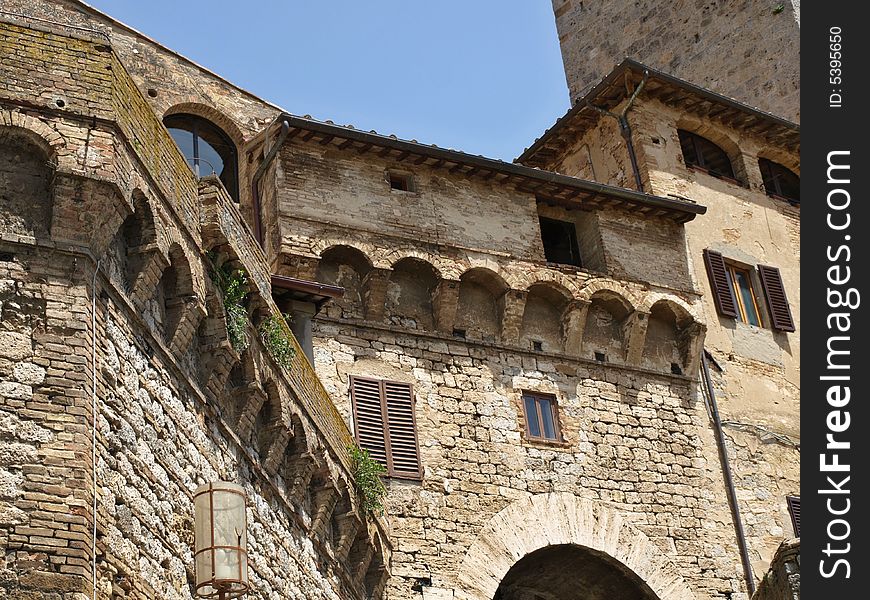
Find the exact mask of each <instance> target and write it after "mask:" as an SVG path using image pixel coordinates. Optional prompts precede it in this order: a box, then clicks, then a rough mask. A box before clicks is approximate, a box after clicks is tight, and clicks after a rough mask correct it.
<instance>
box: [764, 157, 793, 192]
mask: <svg viewBox="0 0 870 600" xmlns="http://www.w3.org/2000/svg"><path fill="white" fill-rule="evenodd" d="M758 167H759V168H760V169H761V179H762V181H764V189H765V191H766V192H767V195H768V196H779V197H780V198H785V199H786V200H788V201H789V202H800V201H801V179H800V177H798V176H797V175H795V174H794V173H793V172H792V171H791V170H790V169H788V168H786V167H784V166H782V165H781V164H779V163H775V162H773V161H772V160H767V159H766V158H759V159H758Z"/></svg>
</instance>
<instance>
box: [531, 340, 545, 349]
mask: <svg viewBox="0 0 870 600" xmlns="http://www.w3.org/2000/svg"><path fill="white" fill-rule="evenodd" d="M532 350H534V351H535V352H543V351H544V342H539V341H537V340H532Z"/></svg>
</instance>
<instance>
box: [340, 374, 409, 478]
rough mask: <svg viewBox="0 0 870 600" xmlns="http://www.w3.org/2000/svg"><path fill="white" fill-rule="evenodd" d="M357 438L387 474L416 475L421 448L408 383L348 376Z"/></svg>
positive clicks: (391, 475) (393, 475)
mask: <svg viewBox="0 0 870 600" xmlns="http://www.w3.org/2000/svg"><path fill="white" fill-rule="evenodd" d="M350 388H351V400H352V402H353V411H354V421H355V424H356V439H357V442H358V443H359V445H360V447H362V448H365V449H366V450H368V451H369V454H370V455H371V457H372V458H374V459H375V460H377V461H378V462H379V463H381V464H382V465H383V466H384V467H385V468H386V469H387V475H388V476H390V477H404V478H408V479H419V478H420V475H421V471H422V469H421V468H420V452H419V447H418V444H417V423H416V418H415V416H414V391H413V388H412V387H411V384H408V383H401V382H398V381H380V380H377V379H369V378H365V377H351V386H350Z"/></svg>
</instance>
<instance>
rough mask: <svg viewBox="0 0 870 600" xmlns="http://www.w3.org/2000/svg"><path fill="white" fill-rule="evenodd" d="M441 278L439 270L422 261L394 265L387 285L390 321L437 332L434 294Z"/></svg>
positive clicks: (414, 260) (387, 312) (406, 260)
mask: <svg viewBox="0 0 870 600" xmlns="http://www.w3.org/2000/svg"><path fill="white" fill-rule="evenodd" d="M438 279H439V277H438V271H437V270H436V269H435V267H433V266H432V265H431V264H429V263H427V262H426V261H424V260H420V259H419V258H411V257H409V258H403V259H401V260H400V261H398V262H397V263H396V264H395V265H393V270H392V271H391V272H390V278H389V281H388V282H387V293H386V311H385V313H386V318H387V321H388V322H389V323H390V324H392V325H398V326H401V327H405V328H408V329H427V330H432V329H434V328H435V319H434V313H433V310H432V295H433V293H434V291H435V286H436V285H438Z"/></svg>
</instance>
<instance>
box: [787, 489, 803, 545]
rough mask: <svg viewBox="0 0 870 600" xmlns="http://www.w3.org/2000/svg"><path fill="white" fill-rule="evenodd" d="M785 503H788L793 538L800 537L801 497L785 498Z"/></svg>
mask: <svg viewBox="0 0 870 600" xmlns="http://www.w3.org/2000/svg"><path fill="white" fill-rule="evenodd" d="M785 501H786V502H787V503H788V514H790V515H791V524H792V525H793V526H794V535H795V537H800V536H801V497H800V496H786V497H785Z"/></svg>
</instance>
